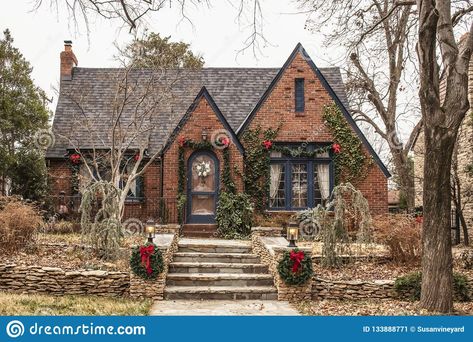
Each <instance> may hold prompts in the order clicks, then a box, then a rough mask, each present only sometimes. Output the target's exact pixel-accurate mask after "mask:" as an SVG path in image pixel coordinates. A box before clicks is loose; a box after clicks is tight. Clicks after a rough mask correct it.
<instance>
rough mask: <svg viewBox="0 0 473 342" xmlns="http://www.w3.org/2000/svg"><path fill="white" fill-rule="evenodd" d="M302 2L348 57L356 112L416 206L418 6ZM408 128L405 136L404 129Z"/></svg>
mask: <svg viewBox="0 0 473 342" xmlns="http://www.w3.org/2000/svg"><path fill="white" fill-rule="evenodd" d="M298 2H299V4H300V5H301V7H302V8H303V9H304V10H307V11H309V18H308V26H309V27H310V28H311V29H312V30H314V31H317V32H321V33H323V34H324V36H325V44H326V45H328V46H332V47H340V46H341V47H343V49H344V52H345V54H346V55H347V57H348V60H349V63H350V67H349V69H348V70H347V76H348V82H347V90H348V93H349V97H350V105H351V107H352V115H353V117H354V118H355V120H357V121H359V122H363V123H367V124H368V125H369V126H370V127H371V128H372V130H373V131H374V132H375V133H377V134H378V135H379V136H380V137H381V138H382V140H383V141H384V143H387V146H388V148H389V151H390V155H391V156H390V157H391V160H390V162H391V164H392V166H393V171H394V173H395V175H396V176H397V177H396V180H397V182H398V183H399V184H398V185H399V187H400V190H401V192H402V193H403V195H404V196H405V197H406V199H407V206H408V208H410V209H412V208H413V207H414V198H415V197H414V178H413V176H412V168H411V163H410V162H409V158H408V153H409V151H410V149H411V147H412V143H413V142H414V139H415V137H416V136H417V134H418V132H419V130H420V129H421V128H422V120H419V108H418V101H417V99H416V97H415V92H416V85H417V75H416V73H415V72H414V71H415V64H414V59H413V54H414V51H415V29H416V25H417V18H416V16H415V9H414V8H413V6H412V5H407V6H400V5H399V3H398V2H397V1H393V0H362V1H351V0H350V1H327V0H299V1H298ZM377 22H380V24H379V25H375V23H377ZM406 130H410V131H409V133H408V134H407V137H406V134H404V135H402V134H401V133H400V132H402V131H404V132H405V131H406ZM403 140H404V141H406V142H405V143H403Z"/></svg>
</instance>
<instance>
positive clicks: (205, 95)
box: [162, 86, 245, 154]
mask: <svg viewBox="0 0 473 342" xmlns="http://www.w3.org/2000/svg"><path fill="white" fill-rule="evenodd" d="M202 98H204V99H205V100H207V102H208V103H209V105H210V107H211V108H212V110H213V111H214V113H215V115H216V116H217V118H218V119H219V120H220V122H221V123H222V125H223V128H224V129H225V130H226V131H227V132H228V133H229V134H230V138H231V140H232V143H233V144H235V146H236V147H237V148H238V150H239V151H240V153H241V154H244V153H245V150H244V148H243V146H242V144H241V143H240V140H239V139H238V137H237V136H236V134H235V132H234V131H233V129H232V127H231V126H230V124H229V123H228V121H227V119H225V116H223V114H222V112H221V111H220V109H219V108H218V106H217V104H216V103H215V101H214V99H213V98H212V96H211V95H210V94H209V92H208V90H207V88H205V86H204V87H202V89H200V91H199V93H198V94H197V96H196V97H195V99H194V101H193V102H192V104H191V105H190V106H189V108H188V109H187V111H186V113H185V114H184V116H183V117H182V118H181V120H180V121H179V123H178V124H177V126H176V127H175V128H174V130H173V132H172V133H171V136H170V137H169V139H168V141H167V142H166V144H165V145H164V148H163V151H162V152H163V153H165V152H166V151H167V149H168V148H169V147H170V146H171V144H172V143H173V141H174V140H175V139H176V138H177V136H178V135H179V132H180V131H181V129H182V128H183V127H184V125H185V124H186V122H187V120H189V118H190V117H191V115H192V113H193V112H194V110H195V108H196V107H197V105H198V104H199V102H200V100H201V99H202Z"/></svg>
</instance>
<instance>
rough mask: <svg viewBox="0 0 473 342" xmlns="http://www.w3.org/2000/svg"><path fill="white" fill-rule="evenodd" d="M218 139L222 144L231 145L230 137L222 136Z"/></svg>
mask: <svg viewBox="0 0 473 342" xmlns="http://www.w3.org/2000/svg"><path fill="white" fill-rule="evenodd" d="M218 141H219V143H220V144H221V145H222V146H225V147H228V145H230V139H228V137H221V138H220V139H219V140H218Z"/></svg>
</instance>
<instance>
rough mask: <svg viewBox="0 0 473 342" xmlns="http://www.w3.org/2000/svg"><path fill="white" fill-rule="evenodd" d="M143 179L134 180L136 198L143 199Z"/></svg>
mask: <svg viewBox="0 0 473 342" xmlns="http://www.w3.org/2000/svg"><path fill="white" fill-rule="evenodd" d="M144 196H145V194H144V177H143V176H139V177H138V178H136V197H144Z"/></svg>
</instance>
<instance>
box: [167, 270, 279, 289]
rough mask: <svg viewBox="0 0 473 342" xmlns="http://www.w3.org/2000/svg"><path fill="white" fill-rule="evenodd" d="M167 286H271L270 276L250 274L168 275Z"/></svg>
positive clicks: (272, 283) (271, 279) (271, 278)
mask: <svg viewBox="0 0 473 342" xmlns="http://www.w3.org/2000/svg"><path fill="white" fill-rule="evenodd" d="M166 285H167V286H237V287H240V286H243V287H247V286H272V285H274V282H273V277H272V276H271V275H270V274H251V273H242V274H238V273H190V274H187V273H169V274H168V276H167V279H166Z"/></svg>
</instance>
